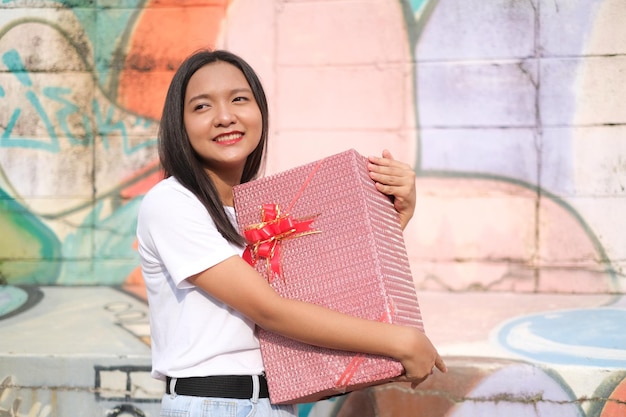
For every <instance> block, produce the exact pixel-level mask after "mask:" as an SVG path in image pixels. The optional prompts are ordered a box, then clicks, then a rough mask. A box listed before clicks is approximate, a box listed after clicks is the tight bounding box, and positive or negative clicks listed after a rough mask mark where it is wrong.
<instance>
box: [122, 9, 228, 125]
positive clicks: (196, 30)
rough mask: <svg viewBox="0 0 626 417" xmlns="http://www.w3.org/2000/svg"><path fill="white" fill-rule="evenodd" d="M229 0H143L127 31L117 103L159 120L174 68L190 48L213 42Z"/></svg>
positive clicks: (192, 49)
mask: <svg viewBox="0 0 626 417" xmlns="http://www.w3.org/2000/svg"><path fill="white" fill-rule="evenodd" d="M231 1H232V0H197V1H194V2H190V3H189V5H185V3H183V2H180V1H176V0H149V1H148V2H147V3H146V6H145V7H144V9H143V10H142V11H141V14H140V16H139V18H138V19H137V21H136V24H135V26H134V28H133V29H132V31H131V33H130V36H129V42H128V45H127V49H126V51H127V52H126V59H125V63H124V70H123V71H122V72H121V74H120V77H119V80H118V103H119V104H120V105H121V106H122V107H124V108H126V109H128V110H130V111H133V112H136V113H138V114H141V115H143V116H146V117H150V118H153V119H157V120H158V119H160V118H161V111H162V109H163V102H164V100H165V94H166V92H167V88H168V85H169V82H170V80H171V78H172V76H173V75H174V71H175V70H176V68H177V67H178V66H179V65H180V63H181V62H182V61H183V59H184V58H186V57H187V56H188V55H189V54H190V53H192V52H193V51H195V50H197V49H200V48H213V47H215V44H216V41H217V38H218V35H219V32H220V28H221V25H222V22H223V21H224V18H225V16H226V11H227V10H228V5H229V4H230V3H231Z"/></svg>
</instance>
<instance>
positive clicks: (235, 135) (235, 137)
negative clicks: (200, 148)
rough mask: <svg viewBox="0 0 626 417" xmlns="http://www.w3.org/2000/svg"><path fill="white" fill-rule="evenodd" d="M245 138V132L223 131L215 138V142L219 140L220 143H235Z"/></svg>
mask: <svg viewBox="0 0 626 417" xmlns="http://www.w3.org/2000/svg"><path fill="white" fill-rule="evenodd" d="M242 139H243V133H241V132H231V133H223V134H221V135H218V136H217V137H215V138H214V139H213V142H217V143H219V144H220V145H233V144H235V143H237V142H239V141H240V140H242Z"/></svg>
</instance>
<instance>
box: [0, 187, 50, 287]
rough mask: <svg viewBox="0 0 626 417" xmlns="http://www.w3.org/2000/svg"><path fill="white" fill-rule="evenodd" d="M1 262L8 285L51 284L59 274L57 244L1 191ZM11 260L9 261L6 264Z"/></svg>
mask: <svg viewBox="0 0 626 417" xmlns="http://www.w3.org/2000/svg"><path fill="white" fill-rule="evenodd" d="M0 236H2V238H1V239H0V258H1V259H4V260H5V261H4V262H3V263H2V266H1V268H2V271H1V272H2V275H3V276H4V278H5V279H6V280H7V282H8V283H9V284H34V283H47V284H52V283H54V282H55V281H56V279H57V278H58V276H59V272H60V263H59V259H60V248H61V245H60V242H59V240H58V239H57V237H56V235H55V234H54V233H53V232H52V231H51V230H50V229H49V228H48V227H47V226H46V225H45V224H43V223H42V222H41V221H40V220H39V219H38V218H37V217H35V216H34V215H33V214H32V213H30V212H29V211H28V209H27V208H25V207H24V206H22V205H21V204H20V203H18V202H17V201H16V200H15V199H13V198H12V197H10V196H9V195H7V194H6V193H5V192H4V190H2V189H1V188H0ZM7 260H10V261H7Z"/></svg>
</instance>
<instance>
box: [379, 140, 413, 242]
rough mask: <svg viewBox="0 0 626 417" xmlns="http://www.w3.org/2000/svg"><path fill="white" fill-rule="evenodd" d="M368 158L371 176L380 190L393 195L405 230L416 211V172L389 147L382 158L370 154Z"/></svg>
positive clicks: (401, 224) (394, 203)
mask: <svg viewBox="0 0 626 417" xmlns="http://www.w3.org/2000/svg"><path fill="white" fill-rule="evenodd" d="M368 159H369V164H368V169H369V173H370V178H372V179H373V180H374V181H375V183H376V188H377V189H378V191H380V192H382V193H384V194H387V195H390V196H392V197H393V205H394V207H395V208H396V211H397V212H398V214H399V215H400V226H401V227H402V229H403V230H404V228H405V227H406V225H407V224H408V223H409V220H411V217H413V213H414V211H415V198H416V197H415V172H414V171H413V169H412V168H411V167H410V166H409V165H408V164H405V163H402V162H400V161H396V160H395V159H393V156H392V155H391V152H389V151H388V150H387V149H385V150H383V156H382V158H379V157H376V156H370V157H368Z"/></svg>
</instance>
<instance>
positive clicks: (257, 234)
mask: <svg viewBox="0 0 626 417" xmlns="http://www.w3.org/2000/svg"><path fill="white" fill-rule="evenodd" d="M315 217H316V216H313V217H309V218H306V219H294V218H293V217H292V216H291V215H290V214H283V215H281V214H280V207H279V206H278V204H263V205H262V206H261V223H259V224H254V225H251V226H248V227H247V228H246V229H245V230H244V232H243V235H244V237H245V238H246V241H247V242H248V246H247V247H246V249H245V251H244V252H243V255H242V257H243V259H244V260H245V261H246V262H248V263H249V264H250V265H252V266H255V265H256V263H257V262H258V260H259V258H265V259H266V260H267V273H268V281H269V282H272V280H273V277H274V276H275V275H278V276H279V277H282V266H281V263H280V248H281V241H283V240H285V239H291V238H294V237H300V236H304V235H308V234H312V233H321V232H320V231H319V230H314V229H312V228H311V223H313V220H315Z"/></svg>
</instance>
